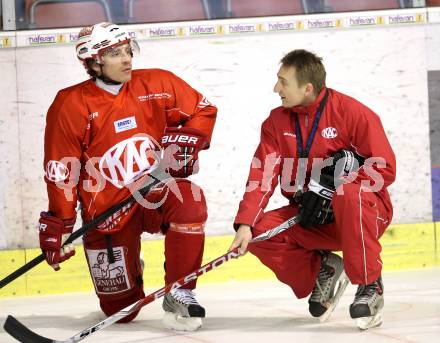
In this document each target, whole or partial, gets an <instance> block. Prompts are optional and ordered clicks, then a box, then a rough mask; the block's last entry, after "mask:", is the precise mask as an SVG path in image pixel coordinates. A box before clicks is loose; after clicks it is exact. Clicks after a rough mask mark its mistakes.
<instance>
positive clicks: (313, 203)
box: [299, 174, 335, 228]
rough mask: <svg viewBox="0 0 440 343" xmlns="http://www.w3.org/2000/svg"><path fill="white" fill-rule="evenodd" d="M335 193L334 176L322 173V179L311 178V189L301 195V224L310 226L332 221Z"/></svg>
mask: <svg viewBox="0 0 440 343" xmlns="http://www.w3.org/2000/svg"><path fill="white" fill-rule="evenodd" d="M334 193H335V187H334V185H333V176H332V175H327V174H321V177H320V181H319V182H316V181H315V180H313V179H312V180H310V182H309V190H308V191H307V192H305V193H304V194H303V195H302V196H301V200H300V203H299V214H300V216H301V220H300V222H299V224H300V225H301V226H302V227H304V228H309V227H312V226H315V225H318V224H328V223H331V222H332V221H333V220H334V219H335V217H334V215H333V208H332V198H333V194H334Z"/></svg>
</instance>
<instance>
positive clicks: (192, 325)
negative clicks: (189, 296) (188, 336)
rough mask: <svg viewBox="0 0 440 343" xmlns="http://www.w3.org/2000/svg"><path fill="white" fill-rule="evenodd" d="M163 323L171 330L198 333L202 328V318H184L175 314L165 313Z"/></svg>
mask: <svg viewBox="0 0 440 343" xmlns="http://www.w3.org/2000/svg"><path fill="white" fill-rule="evenodd" d="M162 323H163V325H164V326H165V327H166V328H167V329H171V330H176V331H196V330H198V329H200V328H201V327H202V318H200V317H182V316H179V315H178V314H176V313H174V312H167V311H165V314H164V316H163V319H162Z"/></svg>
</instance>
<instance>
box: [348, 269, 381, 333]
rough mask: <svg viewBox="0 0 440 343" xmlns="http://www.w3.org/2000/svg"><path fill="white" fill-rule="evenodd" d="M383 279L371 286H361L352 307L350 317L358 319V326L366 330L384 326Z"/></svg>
mask: <svg viewBox="0 0 440 343" xmlns="http://www.w3.org/2000/svg"><path fill="white" fill-rule="evenodd" d="M383 304H384V300H383V284H382V277H379V278H378V279H377V280H376V281H374V282H373V283H371V284H369V285H359V286H358V289H357V292H356V295H355V297H354V301H353V303H352V304H351V305H350V316H351V318H353V319H356V325H357V327H358V328H359V329H361V330H366V329H369V328H372V327H376V326H380V325H381V324H382V312H381V310H382V308H383Z"/></svg>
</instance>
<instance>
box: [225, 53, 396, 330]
mask: <svg viewBox="0 0 440 343" xmlns="http://www.w3.org/2000/svg"><path fill="white" fill-rule="evenodd" d="M277 76H278V80H277V82H276V84H275V88H274V92H276V93H278V94H279V96H280V97H281V101H282V106H280V107H277V108H275V109H273V110H272V111H271V113H270V115H269V117H268V118H267V119H266V120H265V121H264V122H263V124H262V128H261V140H260V143H259V145H258V148H257V150H256V152H255V156H254V161H253V163H252V166H251V169H250V173H249V178H248V183H247V187H246V192H245V194H244V196H243V200H242V201H241V202H240V206H239V209H238V213H237V216H236V218H235V223H234V228H235V229H236V231H237V232H236V235H235V238H234V241H233V242H232V244H231V247H230V249H233V248H236V247H239V251H240V252H241V253H245V252H246V250H247V248H248V243H249V241H250V239H251V238H252V237H253V236H254V237H255V236H256V235H258V234H260V233H262V232H264V231H266V230H268V229H270V228H273V227H276V226H278V225H279V224H281V223H282V222H284V221H286V220H287V219H289V218H291V217H293V216H295V215H298V214H299V216H300V222H299V224H298V225H295V226H294V227H293V228H291V229H289V230H286V231H285V232H283V233H281V234H279V235H277V236H275V237H273V238H271V239H270V240H268V241H263V242H258V243H253V244H251V245H249V251H250V252H251V253H253V254H254V255H256V256H257V257H258V258H259V259H260V261H261V262H262V263H263V264H264V265H266V266H267V267H269V268H270V269H271V270H272V271H273V272H274V273H275V275H276V276H277V278H278V279H279V280H280V281H281V282H284V283H286V284H287V285H289V286H290V287H291V288H292V290H293V292H294V294H295V295H296V296H297V297H298V298H304V297H306V296H308V295H310V297H309V311H310V313H311V315H312V316H314V317H319V318H320V320H321V321H324V320H326V319H327V318H328V317H329V316H330V314H331V312H332V311H333V309H334V307H335V306H336V304H337V302H338V300H339V297H340V296H341V295H342V292H343V291H344V289H345V287H346V286H347V284H348V280H349V281H350V282H351V283H353V284H355V285H358V289H357V293H356V296H355V299H354V301H353V303H352V304H351V306H350V315H351V317H352V318H354V319H356V322H357V325H358V326H359V327H360V328H361V329H366V328H369V327H373V326H377V325H380V324H381V321H382V320H381V309H382V307H383V284H382V280H381V270H382V261H381V259H380V252H381V245H380V243H379V238H380V237H381V236H382V234H383V233H384V231H385V229H386V228H387V226H388V225H389V223H390V221H391V218H392V204H391V201H390V197H389V194H388V191H387V187H388V186H389V185H390V184H391V183H392V182H393V181H394V179H395V173H396V161H395V156H394V153H393V150H392V149H391V146H390V144H389V142H388V139H387V138H386V135H385V132H384V129H383V127H382V124H381V121H380V119H379V117H378V116H377V115H376V114H375V113H374V112H373V111H371V110H370V109H369V108H368V107H366V106H365V105H363V104H361V103H360V102H358V101H357V100H355V99H353V98H351V97H349V96H347V95H344V94H342V93H340V92H337V91H335V90H333V89H330V88H328V87H326V85H325V76H326V72H325V68H324V65H323V64H322V59H321V58H319V57H317V56H316V55H315V54H313V53H311V52H308V51H306V50H294V51H292V52H290V53H288V54H287V55H285V56H284V57H283V58H282V60H281V67H280V69H279V72H278V75H277ZM278 182H280V186H281V193H282V194H283V195H284V197H285V198H286V199H287V200H288V201H289V204H288V205H287V206H284V207H281V208H279V209H276V210H273V211H268V212H264V209H265V207H266V205H267V203H268V201H269V198H270V197H271V196H272V194H273V192H274V190H275V188H276V187H277V185H278ZM333 251H342V255H343V259H342V258H341V257H340V256H339V255H337V254H335V253H333ZM344 269H345V271H344ZM347 277H348V280H347Z"/></svg>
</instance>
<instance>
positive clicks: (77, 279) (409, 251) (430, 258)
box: [0, 222, 440, 297]
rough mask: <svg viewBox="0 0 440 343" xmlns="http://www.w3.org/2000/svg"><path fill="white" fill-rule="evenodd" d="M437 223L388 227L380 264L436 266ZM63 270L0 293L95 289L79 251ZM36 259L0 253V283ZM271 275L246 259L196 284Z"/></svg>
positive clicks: (151, 247) (155, 265) (212, 252)
mask: <svg viewBox="0 0 440 343" xmlns="http://www.w3.org/2000/svg"><path fill="white" fill-rule="evenodd" d="M439 230H440V223H439V222H437V223H424V224H401V225H391V226H390V227H389V228H388V229H387V231H386V232H385V234H384V236H383V237H382V238H381V243H382V247H383V251H382V260H383V262H384V269H385V270H402V269H421V268H427V267H432V266H436V265H437V266H438V265H440V260H439V256H440V247H439V246H436V244H435V242H436V239H435V238H436V237H438V236H439V235H440V231H439ZM232 239H233V236H230V235H228V236H216V237H213V236H208V237H207V238H206V243H205V255H204V262H208V261H211V260H214V259H215V258H216V257H218V256H221V255H222V254H224V253H225V252H226V250H227V248H228V247H229V245H230V243H231V241H232ZM76 252H77V253H76V255H75V256H74V257H73V258H72V259H71V260H69V261H68V262H67V263H64V264H62V269H61V270H60V271H58V272H56V273H55V272H54V271H53V270H52V269H51V268H50V267H49V266H47V265H46V264H45V263H41V264H40V265H38V266H37V267H35V268H33V269H32V270H30V271H29V272H28V273H26V274H25V275H23V276H21V277H20V278H18V279H16V280H15V281H13V282H11V283H10V284H9V285H7V286H5V287H4V288H3V289H1V290H0V297H11V296H23V295H39V294H56V293H65V292H84V291H90V290H92V289H93V285H92V282H91V280H90V278H89V273H88V268H87V264H86V261H85V257H84V252H83V248H82V246H77V248H76ZM142 252H143V259H144V261H145V272H144V282H145V286H146V287H158V288H160V287H161V286H162V285H163V275H164V273H163V262H164V254H163V240H155V241H143V243H142ZM38 254H40V250H39V249H27V250H10V251H0V265H1V266H2V268H1V270H0V278H3V277H5V276H6V275H8V274H10V273H11V272H13V271H14V270H16V269H17V268H19V267H20V266H22V265H23V264H24V263H25V262H26V261H29V260H31V259H32V258H34V257H36V256H37V255H38ZM274 277H275V276H274V275H273V273H272V272H271V271H270V270H269V269H267V268H266V267H265V266H263V265H262V264H261V263H260V262H259V261H258V260H257V259H256V258H255V257H254V256H252V255H251V254H246V255H245V256H243V257H241V258H240V259H238V260H233V261H230V262H229V263H226V264H224V265H222V266H221V267H220V268H218V269H216V270H214V271H211V272H209V273H207V274H206V275H204V276H203V277H201V278H200V280H199V282H200V284H203V283H215V282H225V281H231V280H237V281H242V280H264V279H271V278H272V279H273V278H274Z"/></svg>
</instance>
